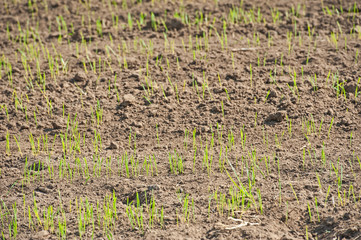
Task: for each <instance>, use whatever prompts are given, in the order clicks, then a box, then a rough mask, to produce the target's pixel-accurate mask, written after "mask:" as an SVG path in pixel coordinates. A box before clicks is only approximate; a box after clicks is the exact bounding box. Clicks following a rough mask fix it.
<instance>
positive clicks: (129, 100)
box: [123, 94, 136, 106]
mask: <svg viewBox="0 0 361 240" xmlns="http://www.w3.org/2000/svg"><path fill="white" fill-rule="evenodd" d="M135 102H136V99H135V97H134V96H133V95H132V94H125V95H124V96H123V104H124V105H126V106H127V105H133V104H134V103H135Z"/></svg>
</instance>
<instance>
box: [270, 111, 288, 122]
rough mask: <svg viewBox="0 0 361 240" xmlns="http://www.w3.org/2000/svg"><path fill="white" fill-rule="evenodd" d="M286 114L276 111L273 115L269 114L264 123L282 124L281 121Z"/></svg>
mask: <svg viewBox="0 0 361 240" xmlns="http://www.w3.org/2000/svg"><path fill="white" fill-rule="evenodd" d="M286 114H287V113H286V111H278V112H275V113H271V114H270V115H268V117H267V118H266V122H282V121H283V119H285V117H286Z"/></svg>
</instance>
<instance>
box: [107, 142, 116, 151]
mask: <svg viewBox="0 0 361 240" xmlns="http://www.w3.org/2000/svg"><path fill="white" fill-rule="evenodd" d="M108 149H110V150H114V149H118V144H117V143H116V142H111V143H110V145H109V147H108Z"/></svg>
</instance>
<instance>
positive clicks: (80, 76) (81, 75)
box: [74, 72, 87, 82]
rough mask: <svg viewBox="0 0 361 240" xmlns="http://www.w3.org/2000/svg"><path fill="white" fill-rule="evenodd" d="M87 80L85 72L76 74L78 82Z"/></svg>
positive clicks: (75, 78)
mask: <svg viewBox="0 0 361 240" xmlns="http://www.w3.org/2000/svg"><path fill="white" fill-rule="evenodd" d="M86 79H87V77H86V75H85V73H84V72H78V73H77V74H75V77H74V80H75V81H77V82H84V81H85V80H86Z"/></svg>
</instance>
